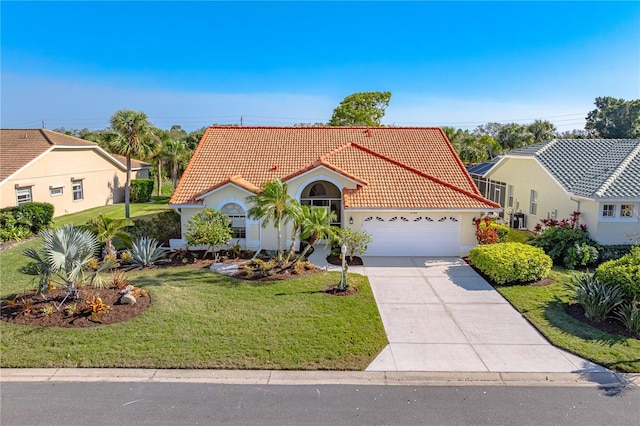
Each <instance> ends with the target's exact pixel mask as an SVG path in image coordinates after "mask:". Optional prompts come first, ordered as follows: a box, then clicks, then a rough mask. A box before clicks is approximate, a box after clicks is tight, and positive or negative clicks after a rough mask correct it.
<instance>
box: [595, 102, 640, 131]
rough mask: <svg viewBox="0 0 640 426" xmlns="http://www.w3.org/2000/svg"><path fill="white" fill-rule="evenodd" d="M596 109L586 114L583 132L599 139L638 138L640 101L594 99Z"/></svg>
mask: <svg viewBox="0 0 640 426" xmlns="http://www.w3.org/2000/svg"><path fill="white" fill-rule="evenodd" d="M595 105H596V109H594V110H593V111H590V112H589V113H588V114H587V118H586V120H587V123H586V125H585V130H587V131H589V132H591V133H592V134H593V136H595V137H599V138H613V139H626V138H638V137H640V99H635V100H631V101H625V100H624V99H616V98H612V97H611V96H606V97H603V98H596V101H595Z"/></svg>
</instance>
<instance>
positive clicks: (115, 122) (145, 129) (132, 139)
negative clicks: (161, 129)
mask: <svg viewBox="0 0 640 426" xmlns="http://www.w3.org/2000/svg"><path fill="white" fill-rule="evenodd" d="M110 123H111V128H112V129H113V130H114V131H115V132H116V133H117V135H118V136H119V137H115V138H112V139H111V141H110V144H109V146H110V148H111V150H112V151H114V152H115V153H116V154H120V155H124V156H125V157H126V158H127V180H126V182H125V184H124V204H125V217H126V218H127V219H129V218H130V217H131V216H130V214H129V195H130V192H131V157H135V158H138V159H141V160H144V159H146V158H148V157H150V156H151V155H152V154H153V153H154V152H155V151H156V149H157V146H158V142H157V140H156V137H155V136H154V135H153V132H152V129H153V127H152V126H151V124H150V123H149V120H148V118H147V114H145V113H144V112H142V111H132V110H127V109H123V110H118V111H116V112H115V113H114V114H113V115H112V116H111V119H110Z"/></svg>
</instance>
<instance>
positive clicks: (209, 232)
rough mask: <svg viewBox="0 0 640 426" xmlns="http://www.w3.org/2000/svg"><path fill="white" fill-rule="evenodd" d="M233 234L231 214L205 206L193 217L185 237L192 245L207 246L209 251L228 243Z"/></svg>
mask: <svg viewBox="0 0 640 426" xmlns="http://www.w3.org/2000/svg"><path fill="white" fill-rule="evenodd" d="M231 234H232V228H231V220H230V219H229V216H227V215H226V214H224V213H222V212H221V211H219V210H213V209H209V208H206V207H205V208H204V209H202V211H200V212H198V213H196V214H194V215H193V216H192V217H191V219H190V220H189V223H188V224H187V232H186V234H185V236H184V237H185V240H186V241H187V244H189V245H190V246H201V245H202V246H207V251H209V250H210V249H214V250H215V248H216V247H218V246H221V245H223V244H227V243H228V242H229V241H230V240H231ZM205 254H206V253H205Z"/></svg>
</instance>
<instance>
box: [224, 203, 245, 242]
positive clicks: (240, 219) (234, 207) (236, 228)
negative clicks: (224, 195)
mask: <svg viewBox="0 0 640 426" xmlns="http://www.w3.org/2000/svg"><path fill="white" fill-rule="evenodd" d="M220 211H221V212H222V213H224V214H225V215H227V216H228V217H229V219H231V228H232V229H233V233H232V235H231V237H232V238H247V215H246V214H245V212H244V209H243V208H242V207H241V206H240V205H238V204H236V203H228V204H225V205H224V206H222V208H221V209H220Z"/></svg>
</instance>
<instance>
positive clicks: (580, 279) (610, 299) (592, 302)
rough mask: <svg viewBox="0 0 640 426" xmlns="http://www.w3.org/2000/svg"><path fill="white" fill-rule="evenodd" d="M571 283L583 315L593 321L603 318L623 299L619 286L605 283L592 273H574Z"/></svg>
mask: <svg viewBox="0 0 640 426" xmlns="http://www.w3.org/2000/svg"><path fill="white" fill-rule="evenodd" d="M573 285H574V287H575V291H576V301H577V302H578V303H579V304H580V305H582V307H583V308H584V314H585V316H586V317H587V318H589V319H592V320H595V321H603V320H605V319H606V318H607V317H608V316H609V314H610V313H611V312H612V311H613V310H614V309H615V308H616V307H617V306H618V305H620V304H621V303H622V302H623V300H624V299H623V297H624V293H623V292H622V290H621V289H620V287H618V286H615V285H607V284H605V283H603V282H602V281H600V280H599V279H598V277H597V276H595V275H594V274H589V273H586V272H583V273H581V274H578V275H576V277H575V278H574V282H573Z"/></svg>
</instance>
